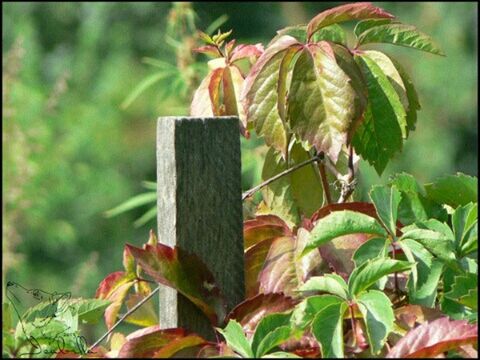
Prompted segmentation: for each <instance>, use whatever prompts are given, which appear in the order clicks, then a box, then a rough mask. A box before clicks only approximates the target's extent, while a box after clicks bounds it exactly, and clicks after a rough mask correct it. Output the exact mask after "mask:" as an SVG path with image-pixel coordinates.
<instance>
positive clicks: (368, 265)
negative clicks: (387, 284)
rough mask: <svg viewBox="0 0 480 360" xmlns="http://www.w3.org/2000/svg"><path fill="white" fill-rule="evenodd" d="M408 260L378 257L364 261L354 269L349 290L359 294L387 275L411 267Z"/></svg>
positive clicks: (352, 293)
mask: <svg viewBox="0 0 480 360" xmlns="http://www.w3.org/2000/svg"><path fill="white" fill-rule="evenodd" d="M410 267H411V264H410V263H409V262H407V261H399V260H392V259H389V258H377V259H372V260H370V261H367V262H365V263H363V264H362V265H361V266H360V267H358V268H356V269H355V270H353V272H352V274H351V275H350V278H349V280H348V291H349V293H350V295H351V296H358V295H359V294H360V293H361V292H362V291H364V290H367V289H368V288H369V287H370V286H372V285H373V284H375V282H377V281H378V280H380V279H381V278H382V277H384V276H385V275H388V274H391V273H394V272H400V271H405V270H408V269H410Z"/></svg>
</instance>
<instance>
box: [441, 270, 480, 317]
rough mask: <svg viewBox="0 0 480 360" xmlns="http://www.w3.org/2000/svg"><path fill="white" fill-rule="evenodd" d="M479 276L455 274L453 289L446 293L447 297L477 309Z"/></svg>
mask: <svg viewBox="0 0 480 360" xmlns="http://www.w3.org/2000/svg"><path fill="white" fill-rule="evenodd" d="M477 292H478V277H477V275H476V274H472V273H467V274H465V275H461V276H455V282H454V283H453V285H452V289H451V290H450V291H449V292H447V293H445V297H447V298H449V299H452V300H454V301H456V302H458V303H460V304H462V305H465V306H468V307H469V308H471V309H473V310H477V303H476V299H477Z"/></svg>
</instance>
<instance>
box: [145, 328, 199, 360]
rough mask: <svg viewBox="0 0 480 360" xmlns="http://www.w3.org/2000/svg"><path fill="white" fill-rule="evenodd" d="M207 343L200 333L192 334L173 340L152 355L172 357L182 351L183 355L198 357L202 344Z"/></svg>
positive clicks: (155, 356)
mask: <svg viewBox="0 0 480 360" xmlns="http://www.w3.org/2000/svg"><path fill="white" fill-rule="evenodd" d="M207 344H208V342H207V340H205V339H204V338H202V337H200V336H198V335H195V334H192V335H188V336H185V337H183V338H179V339H175V340H173V341H171V342H170V343H168V344H167V345H165V346H163V347H162V348H161V349H160V350H159V351H157V352H156V353H155V354H154V355H153V356H152V357H154V358H171V357H174V355H176V354H177V353H178V352H180V351H181V352H182V353H181V355H182V357H196V356H197V354H198V353H199V351H200V350H201V348H202V346H204V345H207ZM186 351H188V352H189V354H186Z"/></svg>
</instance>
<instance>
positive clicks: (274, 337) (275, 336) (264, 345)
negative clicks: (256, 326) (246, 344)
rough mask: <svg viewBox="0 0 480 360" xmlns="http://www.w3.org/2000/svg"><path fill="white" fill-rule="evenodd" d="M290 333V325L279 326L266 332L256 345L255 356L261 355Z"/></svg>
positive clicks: (281, 341) (282, 340) (286, 337)
mask: <svg viewBox="0 0 480 360" xmlns="http://www.w3.org/2000/svg"><path fill="white" fill-rule="evenodd" d="M291 334H292V330H291V329H290V326H280V327H278V328H276V329H274V330H273V331H272V332H270V333H268V334H267V335H266V336H265V337H264V338H263V339H262V341H261V342H260V344H259V345H258V349H257V351H256V353H255V354H256V355H255V356H256V357H262V356H263V355H264V354H266V353H267V352H269V351H270V350H272V349H273V348H275V347H276V346H278V345H280V344H282V343H284V342H285V341H287V340H288V339H289V338H290V336H291Z"/></svg>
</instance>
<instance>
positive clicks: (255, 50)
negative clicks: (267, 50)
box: [230, 43, 264, 63]
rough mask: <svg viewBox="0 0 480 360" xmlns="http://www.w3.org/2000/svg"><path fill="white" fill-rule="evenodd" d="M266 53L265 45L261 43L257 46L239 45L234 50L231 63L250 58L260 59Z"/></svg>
mask: <svg viewBox="0 0 480 360" xmlns="http://www.w3.org/2000/svg"><path fill="white" fill-rule="evenodd" d="M263 52H264V49H263V45H262V44H261V43H258V44H255V45H243V44H241V45H238V46H237V47H236V48H235V49H233V52H232V56H231V58H230V63H234V62H235V61H237V60H240V59H244V58H248V57H251V56H253V57H256V58H258V57H260V56H261V55H262V54H263Z"/></svg>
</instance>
